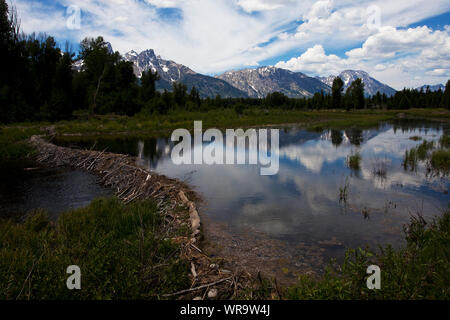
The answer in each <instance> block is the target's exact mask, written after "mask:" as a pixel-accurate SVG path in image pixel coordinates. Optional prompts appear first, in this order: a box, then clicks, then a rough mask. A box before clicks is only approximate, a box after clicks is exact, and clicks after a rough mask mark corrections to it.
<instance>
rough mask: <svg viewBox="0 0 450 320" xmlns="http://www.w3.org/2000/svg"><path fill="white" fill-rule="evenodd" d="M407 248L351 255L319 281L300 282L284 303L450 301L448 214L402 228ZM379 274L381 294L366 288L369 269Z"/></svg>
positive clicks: (354, 251) (350, 252) (416, 219)
mask: <svg viewBox="0 0 450 320" xmlns="http://www.w3.org/2000/svg"><path fill="white" fill-rule="evenodd" d="M404 232H405V238H406V246H405V247H404V248H402V249H393V248H392V247H391V246H387V247H384V248H380V252H379V253H375V252H373V251H371V250H368V249H350V250H348V251H347V254H346V257H345V261H344V263H343V264H342V265H336V264H332V265H331V266H330V267H329V268H328V270H327V272H326V274H325V275H324V276H323V277H322V278H321V279H319V280H317V279H314V278H312V277H310V276H302V277H301V278H300V280H299V282H298V284H297V285H295V286H292V287H290V288H289V289H288V290H287V294H286V298H288V299H339V300H340V299H395V300H405V299H442V300H446V299H449V298H450V287H449V285H448V284H449V283H450V260H449V256H450V246H449V245H448V244H449V243H450V211H447V212H445V213H443V214H442V216H440V217H438V218H436V219H435V220H434V221H432V222H431V223H429V224H428V223H427V222H426V221H425V220H424V219H423V218H422V217H421V216H420V215H419V216H416V217H412V218H411V222H410V223H409V225H407V226H405V228H404ZM373 264H375V265H378V266H379V267H380V269H381V289H380V290H369V289H367V287H366V279H367V277H368V275H367V273H366V270H367V267H368V266H370V265H373Z"/></svg>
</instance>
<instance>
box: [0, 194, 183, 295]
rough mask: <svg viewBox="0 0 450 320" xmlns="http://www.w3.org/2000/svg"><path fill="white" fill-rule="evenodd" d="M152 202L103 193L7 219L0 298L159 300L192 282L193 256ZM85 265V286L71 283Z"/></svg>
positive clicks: (0, 231)
mask: <svg viewBox="0 0 450 320" xmlns="http://www.w3.org/2000/svg"><path fill="white" fill-rule="evenodd" d="M164 219H165V217H164V215H163V214H161V212H160V211H159V210H158V208H157V206H156V205H155V203H153V202H150V201H141V202H136V203H134V204H130V205H127V206H126V205H124V204H122V203H121V202H120V201H119V200H116V199H97V200H95V201H93V202H92V203H91V204H90V205H89V206H88V207H85V208H82V209H78V210H75V211H70V212H67V213H64V214H62V215H61V216H60V217H59V219H58V221H57V222H52V221H50V220H49V218H48V216H47V214H46V213H45V212H43V211H36V212H34V213H33V214H30V215H29V216H28V217H27V218H26V220H25V222H24V223H15V222H13V221H10V220H5V221H1V222H0V237H1V241H0V299H158V298H161V296H162V294H165V293H171V292H173V291H177V290H180V289H184V288H185V287H186V286H188V278H187V272H186V270H187V263H186V261H184V260H183V258H182V257H181V255H180V247H179V245H177V244H176V243H175V242H174V241H173V240H172V238H174V237H176V236H186V235H187V234H189V232H190V230H189V228H187V230H184V231H183V230H179V231H177V232H175V231H173V232H171V230H166V228H165V222H164ZM70 265H78V266H80V268H81V272H82V289H81V290H68V289H67V287H66V280H67V278H68V276H69V275H68V274H67V273H66V268H67V267H68V266H70Z"/></svg>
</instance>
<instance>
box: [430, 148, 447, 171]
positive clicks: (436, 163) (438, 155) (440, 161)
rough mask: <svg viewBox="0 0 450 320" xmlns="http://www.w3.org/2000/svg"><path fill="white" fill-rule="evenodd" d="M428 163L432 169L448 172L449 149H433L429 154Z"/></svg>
mask: <svg viewBox="0 0 450 320" xmlns="http://www.w3.org/2000/svg"><path fill="white" fill-rule="evenodd" d="M430 164H431V167H432V168H433V169H435V170H437V171H440V172H442V173H444V174H448V173H449V172H450V150H449V149H441V150H436V151H434V152H433V153H432V154H431V159H430Z"/></svg>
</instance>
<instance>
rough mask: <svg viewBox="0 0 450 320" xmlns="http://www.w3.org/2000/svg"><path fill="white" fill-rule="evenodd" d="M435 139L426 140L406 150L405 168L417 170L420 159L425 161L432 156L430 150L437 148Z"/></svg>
mask: <svg viewBox="0 0 450 320" xmlns="http://www.w3.org/2000/svg"><path fill="white" fill-rule="evenodd" d="M435 146H436V145H435V143H434V142H433V141H427V140H424V141H423V142H422V143H421V144H420V145H418V146H417V147H415V148H412V149H410V150H406V151H405V156H404V157H403V168H404V169H405V170H408V169H409V170H411V171H415V170H416V169H417V165H418V163H419V161H425V160H427V159H428V158H429V156H430V151H431V150H433V148H435Z"/></svg>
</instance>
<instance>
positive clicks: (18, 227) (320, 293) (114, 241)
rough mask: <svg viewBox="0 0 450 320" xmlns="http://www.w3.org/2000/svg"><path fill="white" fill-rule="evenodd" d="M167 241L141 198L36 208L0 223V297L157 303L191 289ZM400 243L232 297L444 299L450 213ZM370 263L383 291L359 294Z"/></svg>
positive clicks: (414, 225)
mask: <svg viewBox="0 0 450 320" xmlns="http://www.w3.org/2000/svg"><path fill="white" fill-rule="evenodd" d="M186 232H189V230H186ZM174 236H177V235H176V234H170V232H169V233H168V232H167V230H165V229H164V221H163V218H162V216H161V214H160V213H159V212H158V210H157V208H156V206H155V205H154V204H153V203H152V202H147V201H144V202H136V203H134V204H130V205H128V206H125V205H123V204H122V203H121V202H119V201H118V200H116V199H97V200H95V201H94V202H93V203H92V204H91V205H89V206H88V207H86V208H82V209H78V210H75V211H71V212H67V213H65V214H63V215H62V216H60V218H59V219H58V221H57V222H56V223H53V222H51V221H49V219H48V217H47V215H46V214H45V213H44V212H42V211H37V212H34V213H33V214H31V215H29V217H28V218H27V219H26V220H25V221H24V222H23V223H16V222H13V221H11V220H3V221H0V300H2V299H12V300H14V299H76V300H78V299H160V298H164V297H163V294H166V293H172V292H175V291H178V290H182V289H186V288H189V285H190V281H189V277H188V274H189V266H188V263H187V261H186V260H185V259H184V258H182V257H181V255H180V248H179V246H178V245H177V244H176V243H175V242H174V241H172V240H170V239H171V238H172V237H174ZM405 236H406V241H407V245H406V247H404V248H402V249H393V248H392V247H389V246H388V247H385V248H381V251H380V252H379V253H374V252H371V251H370V250H363V249H350V250H348V252H347V254H346V258H345V261H344V263H343V264H342V265H336V264H330V267H329V268H328V271H327V273H326V274H325V275H324V276H323V277H322V278H320V279H316V278H312V277H309V276H306V275H305V276H303V277H301V278H300V279H299V282H298V283H297V284H296V285H294V286H292V287H288V288H279V287H278V286H276V285H274V284H276V282H274V281H273V280H269V279H265V280H264V279H261V278H260V277H258V279H255V280H254V283H250V284H247V287H245V288H242V292H241V293H240V294H239V295H238V296H237V297H239V298H244V299H246V298H249V297H259V298H260V299H278V298H281V299H293V300H296V299H302V300H303V299H449V298H450V286H449V284H450V247H449V246H448V244H449V243H450V211H448V212H445V213H443V214H442V216H440V217H438V218H436V219H435V220H434V221H433V222H431V223H429V224H427V223H426V222H425V220H423V219H422V218H421V217H420V216H419V217H415V218H412V220H411V222H410V224H409V225H408V226H406V227H405ZM372 264H375V265H378V266H379V267H380V268H381V290H369V289H367V287H366V279H367V277H368V275H367V274H366V269H367V267H368V266H369V265H372ZM69 265H78V266H80V268H81V270H82V277H81V279H82V280H81V286H82V289H81V290H68V289H67V287H66V280H67V278H68V276H69V274H67V273H66V268H67V267H68V266H69Z"/></svg>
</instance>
